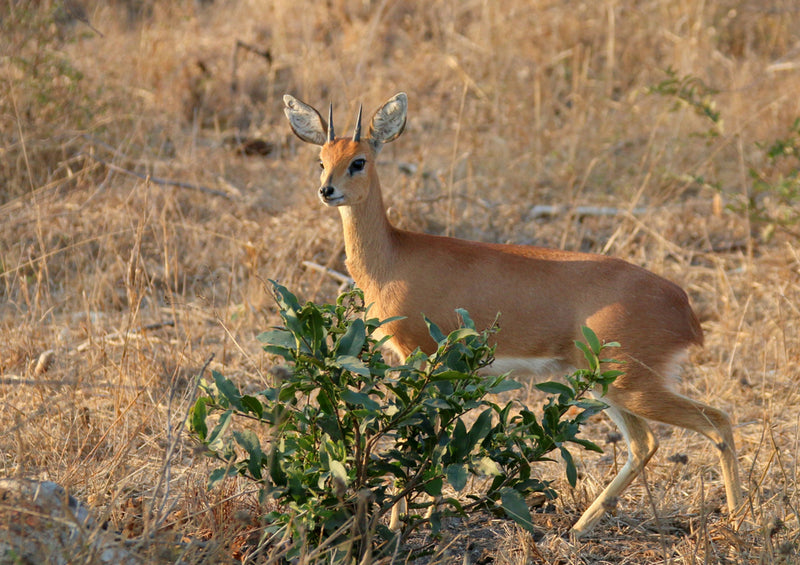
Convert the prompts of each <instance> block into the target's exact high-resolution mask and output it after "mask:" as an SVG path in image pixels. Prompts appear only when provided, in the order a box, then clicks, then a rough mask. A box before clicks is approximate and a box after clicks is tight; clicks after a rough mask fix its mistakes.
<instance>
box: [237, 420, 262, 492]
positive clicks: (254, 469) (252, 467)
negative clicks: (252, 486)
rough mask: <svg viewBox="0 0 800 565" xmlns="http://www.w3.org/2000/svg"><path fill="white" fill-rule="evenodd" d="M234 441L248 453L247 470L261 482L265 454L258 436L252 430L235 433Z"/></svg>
mask: <svg viewBox="0 0 800 565" xmlns="http://www.w3.org/2000/svg"><path fill="white" fill-rule="evenodd" d="M233 439H235V440H236V443H238V444H239V445H240V446H242V448H244V450H245V451H246V452H247V455H248V461H247V470H248V471H250V474H251V475H252V476H253V478H255V479H256V480H260V479H261V462H262V459H263V458H264V452H263V451H261V443H260V442H259V441H258V436H257V435H256V434H255V433H253V432H252V431H251V430H241V431H234V432H233Z"/></svg>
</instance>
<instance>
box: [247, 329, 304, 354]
mask: <svg viewBox="0 0 800 565" xmlns="http://www.w3.org/2000/svg"><path fill="white" fill-rule="evenodd" d="M256 339H257V340H258V341H260V342H261V343H264V344H266V345H275V346H278V347H282V348H285V349H294V348H295V347H297V341H296V340H295V337H294V336H293V335H292V333H291V332H290V331H288V330H285V329H282V328H276V329H274V330H269V331H266V332H263V333H260V334H258V335H257V336H256Z"/></svg>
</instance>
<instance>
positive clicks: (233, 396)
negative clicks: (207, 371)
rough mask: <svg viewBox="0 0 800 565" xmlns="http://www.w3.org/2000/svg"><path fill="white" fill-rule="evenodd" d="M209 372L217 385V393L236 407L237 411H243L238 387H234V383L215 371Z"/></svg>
mask: <svg viewBox="0 0 800 565" xmlns="http://www.w3.org/2000/svg"><path fill="white" fill-rule="evenodd" d="M211 374H212V375H213V376H214V383H215V384H216V385H217V390H218V391H219V393H220V394H221V395H222V396H224V397H225V398H226V399H227V400H228V402H230V404H231V406H233V407H234V408H236V409H237V410H238V411H239V412H244V411H245V410H244V406H242V395H241V394H239V389H238V388H236V385H235V384H233V382H232V381H231V380H230V379H226V378H225V377H224V376H223V375H222V374H221V373H218V372H217V371H211Z"/></svg>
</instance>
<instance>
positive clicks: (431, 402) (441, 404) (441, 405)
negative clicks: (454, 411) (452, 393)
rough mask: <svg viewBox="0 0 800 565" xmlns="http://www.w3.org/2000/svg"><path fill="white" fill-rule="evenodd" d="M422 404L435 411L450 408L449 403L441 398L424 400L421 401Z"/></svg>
mask: <svg viewBox="0 0 800 565" xmlns="http://www.w3.org/2000/svg"><path fill="white" fill-rule="evenodd" d="M422 403H423V404H424V405H425V406H430V407H431V408H436V409H437V410H447V409H448V408H452V407H451V406H450V403H449V402H447V401H446V400H445V399H443V398H426V399H425V400H423V401H422Z"/></svg>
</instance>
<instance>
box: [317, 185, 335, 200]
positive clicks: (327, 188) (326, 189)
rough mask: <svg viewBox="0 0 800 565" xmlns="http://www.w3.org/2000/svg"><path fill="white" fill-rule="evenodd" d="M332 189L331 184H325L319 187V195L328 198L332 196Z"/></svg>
mask: <svg viewBox="0 0 800 565" xmlns="http://www.w3.org/2000/svg"><path fill="white" fill-rule="evenodd" d="M334 190H336V189H335V188H333V185H330V184H325V185H322V186H321V187H319V195H320V196H322V197H323V198H330V197H331V196H333V192H334Z"/></svg>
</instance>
